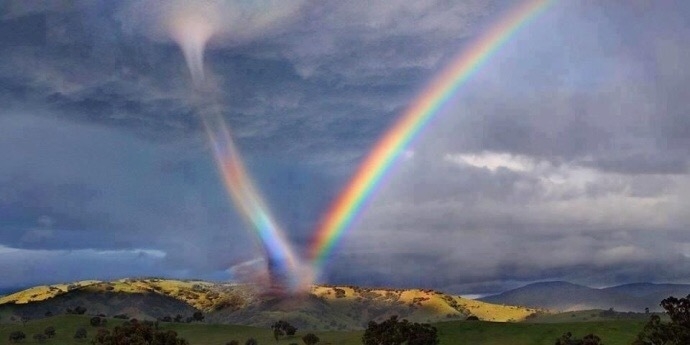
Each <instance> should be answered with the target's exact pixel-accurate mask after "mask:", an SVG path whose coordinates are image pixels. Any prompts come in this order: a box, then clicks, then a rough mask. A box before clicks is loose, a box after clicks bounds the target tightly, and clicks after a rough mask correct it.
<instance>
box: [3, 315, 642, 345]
mask: <svg viewBox="0 0 690 345" xmlns="http://www.w3.org/2000/svg"><path fill="white" fill-rule="evenodd" d="M89 319H90V317H89V316H83V315H61V316H55V317H51V318H45V319H40V320H34V321H29V322H27V323H26V324H24V325H22V324H21V323H13V324H0V343H3V344H4V343H9V341H8V338H9V334H10V333H11V332H13V331H17V330H19V331H22V332H24V333H25V334H26V336H27V339H26V340H24V341H23V344H37V343H38V342H37V341H35V340H34V339H33V335H34V334H36V333H42V332H43V330H44V329H45V328H46V327H48V326H53V327H55V329H56V331H57V332H56V336H55V338H53V339H50V340H48V341H47V342H45V343H44V344H60V345H72V344H74V345H79V344H85V343H88V341H78V340H75V339H74V338H73V337H74V334H75V332H76V330H77V329H79V328H85V329H86V330H87V331H88V338H87V339H91V338H92V337H93V335H95V334H96V328H95V327H93V326H91V325H90V324H89ZM122 322H123V320H118V319H108V326H107V328H112V327H115V326H116V325H118V324H121V323H122ZM643 325H644V321H641V320H611V321H595V322H562V323H525V322H519V323H504V322H485V321H449V322H440V323H436V324H434V326H436V327H437V329H438V332H439V337H440V340H441V344H442V345H456V344H457V345H461V344H472V345H482V344H483V345H504V344H510V345H553V343H554V341H555V339H556V338H557V337H559V336H560V335H561V334H563V333H565V332H572V333H573V334H574V335H575V336H577V337H582V336H584V335H585V334H588V333H595V334H597V335H598V336H600V337H601V338H602V341H603V343H604V344H606V345H629V344H630V343H632V341H633V340H634V338H635V336H636V335H637V333H638V332H639V331H640V330H641V329H642V327H643ZM161 328H163V329H172V330H174V331H176V332H178V334H179V335H180V336H181V337H183V338H185V339H187V340H188V341H189V342H190V344H192V345H223V344H225V343H226V342H229V341H230V340H238V341H240V343H241V344H243V343H244V341H245V340H247V339H248V338H254V339H256V340H257V341H258V343H259V344H279V345H283V344H284V345H289V344H292V343H297V344H303V343H302V340H301V337H302V336H303V335H304V334H306V333H308V331H306V330H298V331H297V335H296V336H294V337H285V338H282V339H280V340H279V341H276V340H275V338H274V337H273V333H272V332H271V330H270V329H267V328H257V327H250V326H235V325H214V324H205V323H192V324H177V323H161ZM314 333H315V334H316V335H317V336H319V338H320V339H321V342H320V343H319V344H334V345H335V344H337V345H358V344H361V337H362V333H363V331H316V332H314Z"/></svg>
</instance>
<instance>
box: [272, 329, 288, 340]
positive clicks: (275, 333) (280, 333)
mask: <svg viewBox="0 0 690 345" xmlns="http://www.w3.org/2000/svg"><path fill="white" fill-rule="evenodd" d="M284 335H285V333H283V330H282V329H280V328H273V337H274V338H276V341H278V339H280V337H282V336H284Z"/></svg>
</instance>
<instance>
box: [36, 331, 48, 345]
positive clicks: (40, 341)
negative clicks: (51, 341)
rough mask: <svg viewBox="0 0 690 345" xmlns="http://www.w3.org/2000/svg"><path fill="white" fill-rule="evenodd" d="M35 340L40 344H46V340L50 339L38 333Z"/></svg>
mask: <svg viewBox="0 0 690 345" xmlns="http://www.w3.org/2000/svg"><path fill="white" fill-rule="evenodd" d="M34 340H35V341H36V342H38V343H45V342H46V340H48V337H47V336H46V335H45V334H42V333H37V334H34Z"/></svg>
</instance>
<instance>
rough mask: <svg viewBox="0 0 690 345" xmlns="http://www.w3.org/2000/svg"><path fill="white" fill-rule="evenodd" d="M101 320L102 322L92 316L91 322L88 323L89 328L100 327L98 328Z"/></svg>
mask: <svg viewBox="0 0 690 345" xmlns="http://www.w3.org/2000/svg"><path fill="white" fill-rule="evenodd" d="M101 320H102V319H101V318H100V317H98V316H94V317H92V318H91V320H89V323H90V324H91V326H93V327H100V326H101Z"/></svg>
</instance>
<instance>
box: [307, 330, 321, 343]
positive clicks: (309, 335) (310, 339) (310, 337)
mask: <svg viewBox="0 0 690 345" xmlns="http://www.w3.org/2000/svg"><path fill="white" fill-rule="evenodd" d="M319 340H321V339H319V337H317V336H316V334H314V333H307V334H306V335H305V336H303V337H302V341H303V342H304V343H305V344H306V345H314V344H318V343H319Z"/></svg>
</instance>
